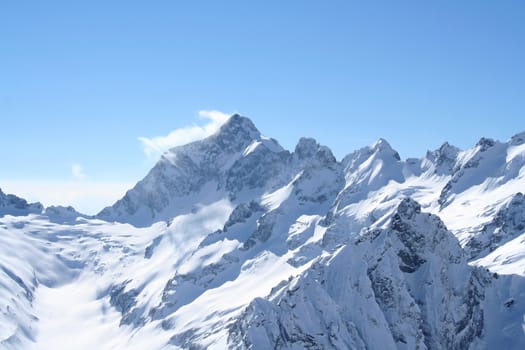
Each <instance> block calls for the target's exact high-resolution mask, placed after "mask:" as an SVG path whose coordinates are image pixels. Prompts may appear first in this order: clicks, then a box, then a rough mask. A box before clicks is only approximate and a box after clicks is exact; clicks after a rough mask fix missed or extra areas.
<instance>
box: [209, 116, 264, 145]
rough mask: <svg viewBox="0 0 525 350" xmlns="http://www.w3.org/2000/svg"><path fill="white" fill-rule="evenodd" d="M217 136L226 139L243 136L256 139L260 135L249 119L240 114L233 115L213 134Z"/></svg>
mask: <svg viewBox="0 0 525 350" xmlns="http://www.w3.org/2000/svg"><path fill="white" fill-rule="evenodd" d="M219 135H224V136H227V137H236V136H243V137H249V138H252V139H256V138H258V137H259V136H260V135H261V134H260V132H259V130H257V128H256V127H255V125H254V124H253V122H252V121H251V120H250V119H249V118H247V117H243V116H241V115H240V114H234V115H232V116H231V117H230V118H229V119H228V120H227V121H226V123H224V124H223V125H222V126H221V127H220V128H219V130H218V131H217V132H216V133H215V136H219Z"/></svg>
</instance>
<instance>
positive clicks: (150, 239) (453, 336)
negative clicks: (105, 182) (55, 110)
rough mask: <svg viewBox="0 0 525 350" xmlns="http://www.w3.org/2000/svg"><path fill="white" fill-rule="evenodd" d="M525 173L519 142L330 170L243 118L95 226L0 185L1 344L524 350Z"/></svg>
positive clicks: (368, 157) (523, 144) (312, 151)
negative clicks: (9, 192)
mask: <svg viewBox="0 0 525 350" xmlns="http://www.w3.org/2000/svg"><path fill="white" fill-rule="evenodd" d="M524 169H525V133H522V134H518V135H516V136H514V137H513V138H511V140H509V141H508V142H499V141H494V140H489V139H484V138H482V139H481V140H480V141H479V142H478V143H477V144H476V145H475V146H474V147H473V148H471V149H468V150H460V149H458V148H456V147H454V146H452V145H450V144H448V143H445V144H443V145H442V146H441V147H440V148H438V149H437V150H434V151H429V152H427V153H426V154H425V155H424V156H423V157H421V158H419V159H406V160H403V159H401V157H400V156H399V154H398V153H397V152H396V151H395V150H394V149H393V148H392V147H391V146H390V145H389V144H388V142H387V141H386V140H383V139H380V140H378V141H377V142H376V143H374V144H373V145H371V146H368V147H364V148H362V149H359V150H356V151H354V152H352V153H350V154H349V155H348V156H346V157H345V158H344V159H343V160H341V161H337V160H336V159H335V157H334V156H333V155H332V153H331V151H330V149H329V148H327V147H326V146H322V145H319V144H318V143H317V142H316V141H315V140H314V139H311V138H302V139H300V140H299V142H298V144H297V146H296V147H295V149H294V150H293V152H290V151H287V150H284V149H283V148H282V147H281V146H280V145H279V144H278V143H277V141H275V140H273V139H271V138H268V137H266V136H263V135H262V134H261V133H260V132H259V131H258V130H257V128H256V127H255V126H254V125H253V123H252V122H251V121H250V120H249V119H247V118H245V117H242V116H239V115H234V116H232V117H231V118H230V119H229V120H228V121H227V122H226V123H225V124H224V125H223V126H222V127H221V128H220V130H219V131H218V132H217V133H216V134H214V135H212V136H210V137H208V138H206V139H204V140H201V141H197V142H194V143H191V144H187V145H184V146H180V147H176V148H173V149H171V150H169V151H168V152H166V153H165V154H164V155H163V156H162V158H161V159H160V161H159V162H158V163H157V164H156V165H155V166H154V167H153V169H152V170H151V171H150V172H149V173H148V174H147V176H146V177H145V178H144V179H143V180H141V181H140V182H139V183H137V185H136V186H135V187H134V188H132V189H130V190H129V191H128V192H127V193H126V195H125V196H124V197H123V198H122V199H121V200H119V201H117V202H116V203H115V204H114V205H113V206H111V207H107V208H105V209H103V210H102V211H101V212H100V213H99V214H98V215H97V216H96V217H88V216H85V215H82V214H80V213H78V212H76V211H75V210H74V209H73V208H64V207H49V208H45V209H44V208H43V207H42V206H41V205H39V204H28V203H27V202H26V201H24V200H23V199H20V198H18V197H16V196H13V195H5V194H3V193H2V192H1V191H0V348H6V349H60V348H64V349H71V348H75V349H93V348H98V349H144V348H148V349H164V348H175V349H179V348H180V349H199V348H209V349H225V348H236V349H244V348H254V349H259V348H260V349H267V348H282V349H302V348H314V349H317V348H318V349H330V348H334V349H348V348H352V349H361V348H362V349H364V348H369V349H376V348H380V347H381V348H383V347H385V348H392V349H413V348H421V349H425V348H427V349H443V348H450V349H466V348H470V349H488V348H495V347H500V346H504V347H505V348H508V349H520V348H523V347H524V346H525V333H524V331H523V329H524V328H523V327H524V324H523V323H524V322H523V319H524V316H525V304H523V302H522V300H524V299H523V297H524V293H525V280H524V279H525V277H524V276H525V259H524V257H525V244H524V242H525V237H524V235H525V229H524V227H525V222H524V219H523V218H524V217H525V215H524V210H525V205H524V204H523V203H524V202H525V201H524V200H523V195H522V194H521V193H523V190H524V188H525V178H524V177H525V170H524ZM522 304H523V305H522Z"/></svg>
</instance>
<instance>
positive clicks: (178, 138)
mask: <svg viewBox="0 0 525 350" xmlns="http://www.w3.org/2000/svg"><path fill="white" fill-rule="evenodd" d="M199 117H200V119H204V120H207V122H206V124H204V125H192V126H187V127H184V128H180V129H175V130H173V131H172V132H170V133H169V134H168V135H167V136H156V137H151V138H150V137H139V141H140V142H141V143H142V146H143V147H144V153H146V155H147V156H148V157H156V156H158V155H160V154H162V153H164V152H165V151H167V150H168V149H170V148H172V147H176V146H180V145H185V144H187V143H190V142H193V141H197V140H201V139H203V138H205V137H208V136H210V135H211V134H213V133H215V132H216V131H217V130H218V129H219V128H220V127H221V125H222V124H224V123H225V122H226V121H227V120H228V118H229V117H230V115H229V114H225V113H222V112H219V111H200V112H199Z"/></svg>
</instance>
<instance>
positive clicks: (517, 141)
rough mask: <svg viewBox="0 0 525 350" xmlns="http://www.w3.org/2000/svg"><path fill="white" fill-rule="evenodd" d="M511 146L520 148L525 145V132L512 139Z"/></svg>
mask: <svg viewBox="0 0 525 350" xmlns="http://www.w3.org/2000/svg"><path fill="white" fill-rule="evenodd" d="M509 143H510V144H511V145H513V146H519V145H521V144H523V143H525V131H523V132H520V133H519V134H516V135H514V136H512V137H511V138H510V142H509Z"/></svg>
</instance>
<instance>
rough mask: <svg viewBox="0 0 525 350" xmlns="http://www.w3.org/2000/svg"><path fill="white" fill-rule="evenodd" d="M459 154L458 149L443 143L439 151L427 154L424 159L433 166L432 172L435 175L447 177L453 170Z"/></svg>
mask: <svg viewBox="0 0 525 350" xmlns="http://www.w3.org/2000/svg"><path fill="white" fill-rule="evenodd" d="M459 152H460V150H459V148H457V147H454V146H452V145H450V144H449V143H448V142H445V143H444V144H442V145H441V147H439V149H437V150H435V151H433V152H428V153H427V156H426V158H427V159H428V160H429V161H430V162H431V164H432V165H433V168H434V170H433V172H434V173H435V174H438V175H449V174H450V173H451V172H452V170H453V169H454V165H455V162H456V159H457V156H458V154H459Z"/></svg>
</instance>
